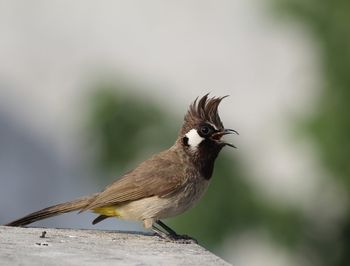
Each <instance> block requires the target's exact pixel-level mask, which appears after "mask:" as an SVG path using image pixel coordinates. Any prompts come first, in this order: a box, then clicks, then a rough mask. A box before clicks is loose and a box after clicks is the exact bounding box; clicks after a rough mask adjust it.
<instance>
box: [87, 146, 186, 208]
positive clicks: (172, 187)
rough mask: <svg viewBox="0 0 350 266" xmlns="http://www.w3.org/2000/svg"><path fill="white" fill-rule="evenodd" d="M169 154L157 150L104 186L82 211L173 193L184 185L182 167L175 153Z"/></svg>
mask: <svg viewBox="0 0 350 266" xmlns="http://www.w3.org/2000/svg"><path fill="white" fill-rule="evenodd" d="M169 153H170V152H169V151H166V152H163V153H160V154H158V155H155V156H153V157H152V158H150V159H149V160H147V161H145V162H143V163H141V164H140V165H139V166H138V167H137V168H136V169H135V170H133V171H131V172H129V173H127V174H125V175H124V176H122V177H121V178H120V179H118V180H116V181H115V182H113V183H112V184H111V185H109V186H108V187H106V188H105V189H104V190H103V191H102V192H101V193H100V194H99V195H98V196H97V197H96V198H95V200H94V201H93V202H91V203H90V204H89V205H87V206H86V207H85V208H84V209H83V210H82V211H84V210H91V209H94V208H98V207H102V206H109V205H118V204H121V203H125V202H128V201H134V200H138V199H142V198H147V197H151V196H159V197H167V196H169V195H171V194H173V193H176V192H177V191H179V190H180V189H181V188H182V187H183V184H184V178H185V172H184V171H185V170H184V167H183V164H182V163H181V162H180V160H176V158H177V156H175V154H169ZM171 155H173V156H171ZM176 155H177V154H176ZM175 173H176V174H175Z"/></svg>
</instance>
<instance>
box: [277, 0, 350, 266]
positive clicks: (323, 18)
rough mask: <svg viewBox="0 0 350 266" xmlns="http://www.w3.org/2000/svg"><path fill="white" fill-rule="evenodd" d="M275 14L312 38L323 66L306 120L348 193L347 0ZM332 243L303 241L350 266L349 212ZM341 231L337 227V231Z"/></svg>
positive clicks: (284, 4)
mask: <svg viewBox="0 0 350 266" xmlns="http://www.w3.org/2000/svg"><path fill="white" fill-rule="evenodd" d="M276 6H278V7H279V9H278V12H279V13H281V11H283V14H287V15H288V18H292V19H293V20H297V21H298V22H300V23H301V24H302V25H304V26H305V28H306V29H307V30H308V32H309V33H310V34H311V35H312V36H313V38H314V44H315V48H316V49H315V51H317V52H319V61H320V62H321V70H322V73H321V77H322V80H321V82H322V84H323V88H322V94H321V97H320V98H319V99H318V104H317V112H316V113H315V115H314V116H313V117H311V118H309V119H308V120H307V121H306V125H307V126H306V132H307V134H308V135H309V137H311V138H312V139H313V141H314V142H316V144H317V146H318V151H319V154H320V158H321V160H322V164H323V165H324V166H325V167H328V169H329V170H330V172H332V173H333V174H334V175H333V176H334V178H336V179H337V182H338V183H339V184H340V185H341V186H343V188H344V189H345V190H346V191H347V192H348V195H349V192H350V141H349V136H350V108H349V102H350V1H348V0H323V1H316V0H308V1H302V0H280V1H276ZM337 226H338V228H337V229H338V230H339V232H340V233H339V235H334V236H333V237H332V238H331V239H328V238H326V237H324V236H323V235H322V234H321V235H318V236H317V237H314V238H307V240H306V242H308V243H309V245H310V247H312V249H313V252H314V253H315V254H317V255H318V256H319V257H321V258H322V260H321V261H322V262H323V264H324V265H350V211H349V210H348V213H347V215H346V217H345V218H344V220H343V221H342V222H341V223H340V225H337ZM339 227H340V228H339Z"/></svg>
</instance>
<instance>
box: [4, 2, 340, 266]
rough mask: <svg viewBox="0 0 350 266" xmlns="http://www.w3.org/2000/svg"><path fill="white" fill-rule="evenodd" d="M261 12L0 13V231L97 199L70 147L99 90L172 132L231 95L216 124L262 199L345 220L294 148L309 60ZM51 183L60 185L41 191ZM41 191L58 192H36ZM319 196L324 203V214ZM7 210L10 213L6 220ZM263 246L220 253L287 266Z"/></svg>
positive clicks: (310, 91)
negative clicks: (213, 98)
mask: <svg viewBox="0 0 350 266" xmlns="http://www.w3.org/2000/svg"><path fill="white" fill-rule="evenodd" d="M269 5H270V3H269V2H267V1H257V0H248V1H243V0H234V1H220V2H218V1H176V2H173V1H19V0H12V1H2V2H1V3H0V62H1V63H0V93H1V94H0V124H1V125H2V126H1V127H2V128H1V129H0V134H1V135H0V143H2V147H3V148H2V149H1V153H0V154H1V157H0V165H1V167H0V176H1V182H2V186H1V187H0V201H1V202H2V203H0V207H1V209H0V213H4V212H5V214H4V215H2V216H1V219H4V220H1V221H0V223H4V222H7V221H8V220H10V219H14V218H18V216H21V215H23V214H25V213H26V212H28V211H34V210H36V209H38V208H41V207H46V206H43V204H46V203H48V204H50V203H56V202H57V201H64V200H68V199H71V198H74V197H75V196H80V195H82V194H87V193H90V192H93V191H97V190H100V189H101V188H100V187H99V188H95V187H94V186H95V185H96V184H94V183H93V182H92V181H91V180H90V181H89V182H85V183H86V185H85V186H82V185H81V183H80V182H79V181H81V180H83V179H84V178H85V177H84V175H89V173H87V170H86V169H81V168H79V167H80V166H79V165H80V164H79V161H80V159H79V158H80V157H81V153H82V150H81V147H80V146H79V145H78V144H77V143H78V141H79V130H81V128H80V126H79V125H81V124H82V123H81V121H82V119H84V114H83V108H84V107H83V106H84V103H85V100H86V98H85V97H86V95H87V94H88V90H89V88H90V85H91V84H92V83H93V82H95V81H96V80H98V79H100V78H103V77H104V76H106V77H109V78H110V77H113V78H115V79H122V80H131V81H132V82H134V83H135V84H141V86H139V87H141V88H142V87H144V89H143V90H140V91H138V92H137V93H139V94H141V95H145V97H147V98H149V99H154V100H155V101H157V102H159V104H160V105H161V106H163V107H165V108H168V109H170V111H174V112H176V113H177V114H178V116H179V118H181V117H182V116H183V114H184V113H185V110H186V108H187V106H188V104H189V103H190V102H191V101H193V99H195V97H197V96H198V95H203V94H204V93H206V92H211V93H212V95H218V96H220V95H226V94H229V95H231V97H229V98H227V99H225V101H224V103H223V104H222V106H221V109H220V113H221V117H222V120H223V121H224V123H225V125H227V126H229V127H233V128H235V129H237V130H238V131H239V132H240V136H239V137H237V138H235V139H234V143H235V144H236V145H237V146H238V147H239V149H238V150H237V151H234V152H235V153H240V157H239V158H241V160H242V161H241V164H242V165H243V166H244V167H245V168H246V170H247V171H250V172H251V176H252V177H253V178H252V180H250V182H251V183H252V184H253V186H254V187H255V188H257V190H258V191H259V192H260V194H261V197H266V198H269V199H271V201H274V202H275V203H276V204H282V205H284V204H286V205H295V206H298V207H300V208H302V209H303V210H305V213H310V212H311V213H312V210H313V209H315V208H319V207H322V205H328V204H332V205H333V206H338V209H337V208H335V209H332V210H328V212H327V211H325V213H324V215H325V216H327V215H328V216H329V219H335V218H334V217H337V216H338V215H341V213H342V204H341V199H340V198H339V197H338V196H337V195H339V194H341V191H340V190H339V188H337V187H336V186H335V185H334V184H332V182H330V180H329V179H327V173H326V172H323V171H322V168H320V167H319V165H317V161H316V159H315V157H314V151H313V148H312V145H310V144H308V143H306V142H305V141H303V140H300V139H297V137H296V136H295V135H293V134H291V132H292V131H293V128H292V127H293V125H292V122H293V121H294V120H295V119H297V117H298V116H303V115H307V114H309V113H312V112H313V106H314V103H315V99H316V98H317V97H318V93H319V92H318V90H317V85H318V84H317V80H318V77H317V73H318V72H317V71H318V68H317V65H318V62H317V56H316V53H317V51H315V50H314V46H313V44H312V42H311V40H310V38H309V36H308V35H307V32H306V31H304V30H303V28H302V27H301V26H300V25H299V24H287V23H286V22H284V23H283V22H281V20H279V19H278V18H277V17H275V16H274V15H273V13H272V10H271V9H270V8H269ZM144 84H145V85H144ZM134 93H135V92H134ZM17 139H18V140H20V141H17ZM32 147H35V149H37V150H33V148H32ZM164 148H166V147H164ZM38 154H40V156H41V157H40V156H39V155H38ZM43 162H44V163H45V165H43V164H42V163H43ZM40 166H42V168H40ZM34 168H35V169H34ZM38 168H40V170H38ZM306 173H307V174H306ZM51 174H53V175H55V176H57V178H56V180H58V181H57V184H56V183H55V184H52V183H51V182H52V181H51V180H50V181H46V183H45V176H46V175H51ZM305 177H307V178H305ZM43 182H44V183H43ZM50 185H51V186H53V187H54V188H53V189H51V190H49V191H48V190H47V189H44V188H45V187H49V186H50ZM324 186H330V187H331V188H332V187H334V189H330V190H327V191H328V192H327V193H328V194H329V195H323V196H324V197H323V199H322V200H323V201H322V202H320V201H319V198H318V192H319V191H320V190H322V187H324ZM29 188H30V189H29ZM30 193H32V194H35V195H36V196H35V197H34V198H33V200H30V199H31V197H30V196H29V195H28V194H30ZM42 194H44V195H45V197H44V199H42ZM48 199H51V200H52V202H48ZM334 203H336V204H335V205H334ZM8 204H10V205H11V206H16V207H13V208H14V209H13V210H11V211H9V208H8ZM17 206H20V207H17ZM11 209H12V207H11ZM24 212H25V213H24ZM69 217H71V218H69V219H68V222H66V223H65V222H64V220H63V219H62V218H57V219H60V220H58V221H60V224H61V223H63V224H64V225H65V226H74V225H75V226H78V227H79V226H83V227H88V226H89V225H88V224H89V223H90V221H86V222H83V220H84V219H87V218H86V216H81V217H78V216H69ZM5 219H6V220H5ZM89 219H91V217H89V218H88V220H89ZM77 221H79V222H77ZM40 224H41V225H50V222H45V221H43V222H41V223H40ZM108 226H109V227H108ZM123 226H124V227H127V228H135V227H132V226H131V227H130V226H129V225H128V223H123ZM133 226H134V225H133ZM106 227H108V228H112V226H111V223H110V224H108V225H107V226H106ZM99 228H104V227H103V225H101V226H100V227H99ZM253 242H254V243H255V244H254V245H252V244H251V243H253ZM269 245H272V243H270V242H269V241H268V239H267V238H265V237H264V236H263V234H253V236H252V235H250V234H249V235H244V236H238V237H236V238H235V237H233V238H232V237H228V239H227V245H226V247H225V250H227V254H228V255H227V256H228V257H229V256H232V258H231V261H232V262H239V264H237V265H250V264H249V262H254V259H256V258H259V259H258V260H259V262H261V263H262V264H260V265H265V264H266V265H293V259H291V258H290V257H289V255H288V254H287V253H286V254H285V255H283V254H284V252H282V251H281V252H280V253H279V254H280V255H279V256H271V254H273V252H274V247H271V248H270V246H269ZM262 247H264V249H263V250H264V252H262V251H261V250H262V249H261V248H262ZM233 249H234V252H232V250H233ZM270 253H271V254H270ZM230 254H231V255H230ZM246 254H257V255H256V256H255V257H254V256H246ZM259 256H260V257H259ZM264 263H265V264H264Z"/></svg>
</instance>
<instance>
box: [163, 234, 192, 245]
mask: <svg viewBox="0 0 350 266" xmlns="http://www.w3.org/2000/svg"><path fill="white" fill-rule="evenodd" d="M156 235H158V236H159V237H160V238H161V239H162V240H164V241H167V242H173V243H178V244H198V241H197V240H196V239H194V238H193V237H190V236H188V235H178V234H176V235H168V234H157V233H156Z"/></svg>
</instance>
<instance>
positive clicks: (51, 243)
mask: <svg viewBox="0 0 350 266" xmlns="http://www.w3.org/2000/svg"><path fill="white" fill-rule="evenodd" d="M43 231H46V235H45V237H44V238H41V236H42V234H43V233H42V232H43ZM116 264H117V265H229V264H228V263H227V262H225V261H224V260H222V259H221V258H219V257H217V256H215V255H213V254H212V253H210V252H209V251H207V250H205V249H204V248H202V247H201V246H199V245H196V244H177V243H170V242H165V241H163V240H160V239H159V238H158V237H156V236H152V235H147V234H143V233H122V232H115V231H98V230H70V229H53V228H18V227H7V226H0V265H116Z"/></svg>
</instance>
